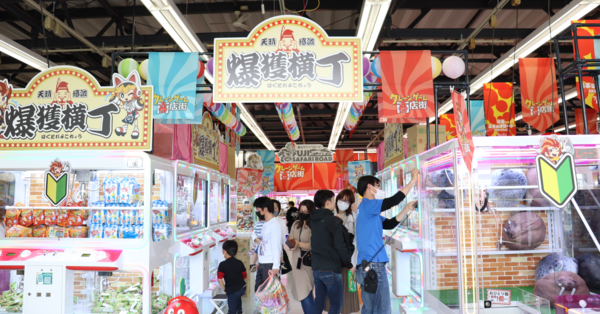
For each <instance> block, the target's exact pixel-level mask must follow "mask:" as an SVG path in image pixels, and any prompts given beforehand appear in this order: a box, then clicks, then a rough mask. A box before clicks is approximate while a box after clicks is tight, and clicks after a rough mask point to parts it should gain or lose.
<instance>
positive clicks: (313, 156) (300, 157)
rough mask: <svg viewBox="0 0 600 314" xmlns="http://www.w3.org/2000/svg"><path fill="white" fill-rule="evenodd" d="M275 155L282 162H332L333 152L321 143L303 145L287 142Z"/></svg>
mask: <svg viewBox="0 0 600 314" xmlns="http://www.w3.org/2000/svg"><path fill="white" fill-rule="evenodd" d="M277 157H278V158H279V161H280V162H281V163H282V164H287V163H295V162H310V163H319V162H333V152H332V151H330V150H327V148H325V147H323V145H321V144H313V145H303V144H295V145H294V144H293V143H287V144H285V146H284V147H283V148H282V149H281V150H279V152H278V153H277Z"/></svg>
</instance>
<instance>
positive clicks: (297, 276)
mask: <svg viewBox="0 0 600 314" xmlns="http://www.w3.org/2000/svg"><path fill="white" fill-rule="evenodd" d="M298 223H299V221H296V222H294V224H293V225H292V231H291V232H290V236H291V237H293V238H294V239H295V240H296V241H300V242H302V243H308V245H309V246H310V235H311V232H310V228H308V227H307V226H304V227H302V237H300V229H298ZM298 258H300V248H297V249H295V250H293V251H292V256H290V264H292V272H291V273H288V280H289V284H288V287H290V286H291V287H292V289H291V290H292V297H293V298H294V300H296V301H302V300H304V299H306V297H307V296H308V294H309V293H310V292H311V291H312V290H313V289H314V287H315V280H314V278H313V271H312V267H308V266H304V265H301V267H300V269H298V268H296V266H297V265H298Z"/></svg>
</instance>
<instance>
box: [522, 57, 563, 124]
mask: <svg viewBox="0 0 600 314" xmlns="http://www.w3.org/2000/svg"><path fill="white" fill-rule="evenodd" d="M519 72H520V74H521V104H522V108H523V121H524V122H525V123H527V124H529V125H531V126H532V127H534V128H536V129H537V130H538V131H540V132H544V131H546V129H548V128H549V127H550V126H551V125H552V124H553V123H554V122H556V121H558V120H559V118H560V109H559V108H558V91H557V89H556V70H555V69H554V60H553V59H551V58H526V59H519Z"/></svg>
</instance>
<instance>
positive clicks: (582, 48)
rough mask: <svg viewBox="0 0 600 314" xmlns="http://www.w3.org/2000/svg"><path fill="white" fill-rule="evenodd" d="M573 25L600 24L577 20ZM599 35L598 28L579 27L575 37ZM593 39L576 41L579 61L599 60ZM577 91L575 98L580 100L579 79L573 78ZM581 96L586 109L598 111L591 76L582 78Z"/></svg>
mask: <svg viewBox="0 0 600 314" xmlns="http://www.w3.org/2000/svg"><path fill="white" fill-rule="evenodd" d="M573 23H581V24H600V20H579V21H571V24H573ZM598 35H600V27H579V28H577V36H598ZM595 42H597V40H595V39H578V40H577V46H578V49H579V58H580V59H600V51H596V43H595ZM575 53H576V51H575V44H574V43H573V54H575ZM595 68H596V67H590V69H595ZM575 82H576V86H575V89H576V90H577V98H579V99H580V100H581V93H580V91H579V90H580V88H579V77H578V76H575ZM583 96H584V98H585V104H586V105H588V107H590V108H592V109H594V110H596V112H598V111H600V110H598V98H597V97H596V86H595V85H594V78H593V77H591V76H584V77H583Z"/></svg>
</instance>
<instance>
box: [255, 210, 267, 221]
mask: <svg viewBox="0 0 600 314" xmlns="http://www.w3.org/2000/svg"><path fill="white" fill-rule="evenodd" d="M256 216H257V217H258V219H259V220H265V216H264V215H262V214H260V213H258V212H257V213H256Z"/></svg>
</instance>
